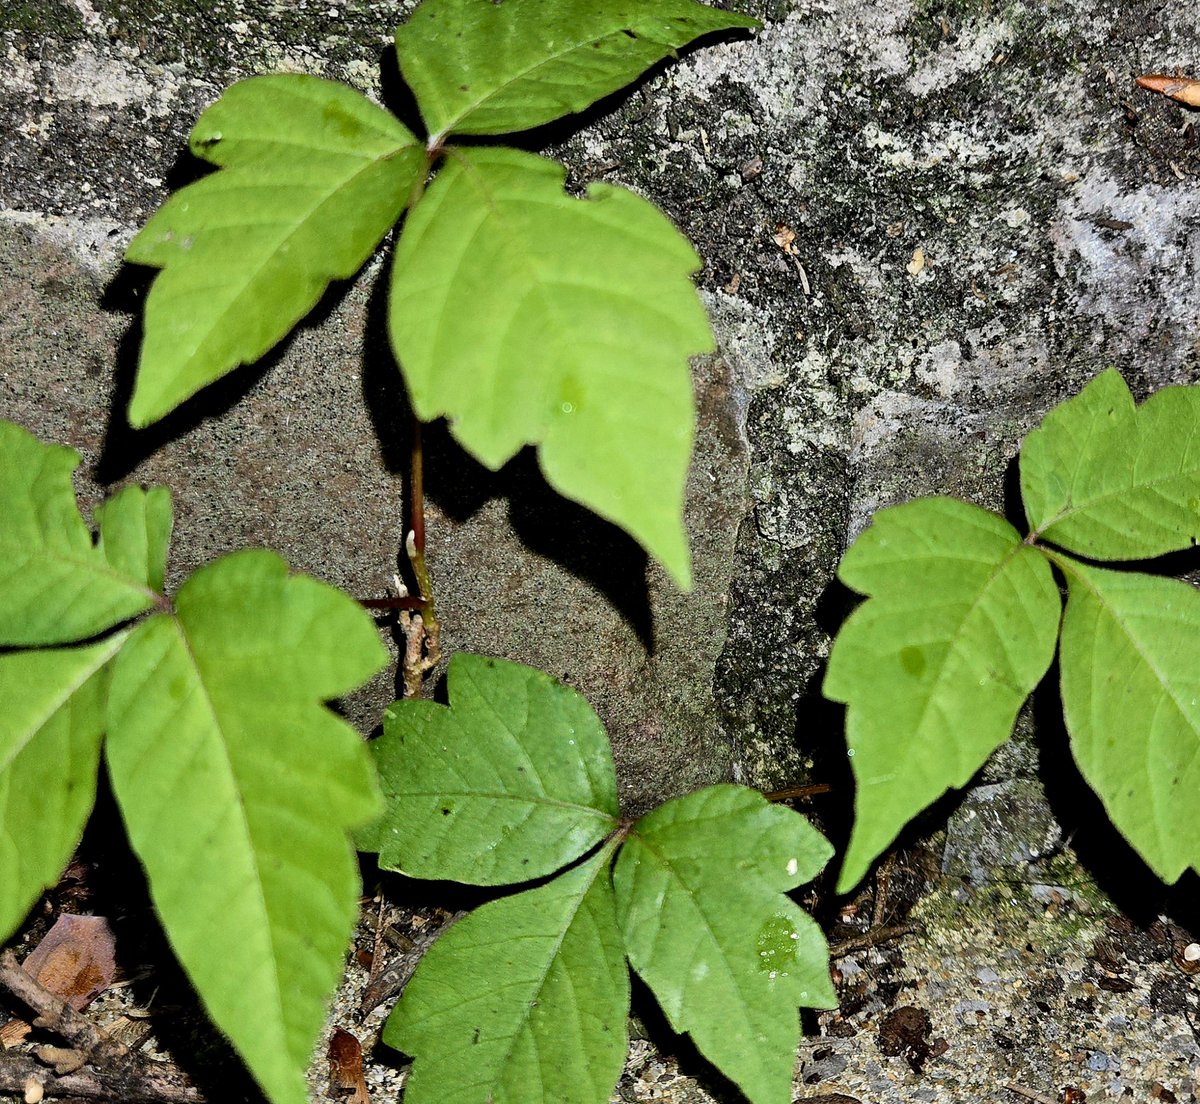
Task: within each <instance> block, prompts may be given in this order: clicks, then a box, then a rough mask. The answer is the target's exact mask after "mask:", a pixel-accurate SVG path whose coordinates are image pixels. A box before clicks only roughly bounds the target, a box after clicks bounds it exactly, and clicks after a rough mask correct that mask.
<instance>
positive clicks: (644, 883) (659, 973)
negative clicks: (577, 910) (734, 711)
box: [613, 785, 837, 1104]
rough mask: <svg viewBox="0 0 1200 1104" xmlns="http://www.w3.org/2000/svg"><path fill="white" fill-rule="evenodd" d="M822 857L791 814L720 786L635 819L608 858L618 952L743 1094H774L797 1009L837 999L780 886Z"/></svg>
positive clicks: (780, 1090) (778, 1096)
mask: <svg viewBox="0 0 1200 1104" xmlns="http://www.w3.org/2000/svg"><path fill="white" fill-rule="evenodd" d="M832 854H833V848H831V847H830V846H829V844H828V843H827V842H826V840H825V839H824V837H823V836H821V834H820V833H819V832H817V831H816V829H814V828H813V827H811V826H810V825H809V823H808V822H807V821H806V820H805V819H804V818H803V817H802V816H800V815H799V814H797V813H794V812H792V811H791V810H790V809H785V808H783V807H781V806H778V805H771V804H770V803H768V802H767V800H766V799H765V798H764V797H763V796H762V794H760V793H758V792H757V791H755V790H748V789H745V788H743V787H741V786H730V785H723V786H711V787H709V788H708V789H705V790H700V791H699V792H697V793H693V794H689V795H688V796H686V797H681V798H677V799H675V800H674V801H669V802H667V803H666V804H665V805H662V806H660V807H659V808H658V809H655V810H654V811H653V812H652V813H650V814H648V815H647V816H645V817H643V818H642V819H641V820H639V821H638V822H637V824H635V825H634V828H633V831H632V833H631V834H630V836H629V838H628V839H627V840H626V842H625V846H624V847H623V848H622V850H621V853H620V854H619V855H618V857H617V863H616V869H615V870H614V872H613V886H614V889H615V891H616V897H617V916H618V919H619V922H620V925H621V930H622V931H623V932H624V936H625V947H626V953H627V954H628V955H629V961H630V963H631V964H632V965H633V968H634V969H635V970H636V971H637V972H638V974H639V975H640V976H641V977H642V978H643V980H645V982H646V983H647V984H648V985H649V986H650V988H651V989H652V990H653V992H654V995H655V997H656V998H657V999H658V1002H659V1004H660V1005H661V1006H662V1009H663V1011H664V1012H665V1013H666V1016H667V1019H668V1020H669V1021H670V1023H671V1026H672V1027H673V1028H674V1029H675V1030H676V1031H680V1032H684V1031H686V1032H687V1033H688V1034H690V1035H691V1037H692V1039H693V1041H694V1042H695V1044H696V1046H697V1047H698V1048H699V1050H700V1052H701V1054H703V1055H704V1056H705V1057H706V1058H707V1059H708V1060H709V1061H710V1062H712V1063H713V1065H715V1066H716V1067H717V1068H718V1069H719V1070H721V1072H722V1073H724V1074H725V1075H726V1076H727V1077H729V1078H731V1079H732V1080H734V1081H736V1082H737V1084H738V1086H739V1087H740V1088H741V1090H742V1091H743V1092H744V1093H745V1094H746V1096H747V1097H748V1098H749V1099H750V1100H751V1101H752V1102H753V1104H788V1102H789V1101H790V1100H791V1092H792V1072H793V1070H794V1068H795V1061H796V1047H797V1044H798V1043H799V1041H800V1017H799V1012H798V1009H799V1008H800V1007H806V1008H833V1007H835V1006H836V1004H837V997H836V996H835V994H834V991H833V985H832V982H831V981H830V977H829V949H828V947H827V946H826V943H825V937H824V936H823V935H822V933H821V929H820V928H819V927H818V926H817V924H816V922H815V921H814V920H813V919H812V918H811V917H810V916H808V915H807V914H806V913H805V912H804V911H803V910H801V909H800V908H799V906H797V905H796V904H795V903H794V902H793V901H792V900H791V899H790V898H788V897H787V896H786V893H787V892H788V890H791V889H794V888H795V887H796V886H798V885H801V884H803V883H804V882H807V881H811V880H812V879H813V878H814V877H816V875H817V874H818V873H819V872H820V870H821V868H822V867H823V866H824V865H825V863H826V862H828V860H829V857H830V856H831V855H832Z"/></svg>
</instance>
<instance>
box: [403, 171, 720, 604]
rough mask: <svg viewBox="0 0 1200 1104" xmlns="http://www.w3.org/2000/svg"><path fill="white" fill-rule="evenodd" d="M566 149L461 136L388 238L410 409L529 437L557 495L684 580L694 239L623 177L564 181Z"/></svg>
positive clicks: (470, 436) (704, 325)
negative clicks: (480, 142) (465, 140)
mask: <svg viewBox="0 0 1200 1104" xmlns="http://www.w3.org/2000/svg"><path fill="white" fill-rule="evenodd" d="M563 176H564V170H563V167H562V166H561V165H558V164H556V163H555V162H552V161H547V160H544V159H543V158H540V157H535V156H533V155H532V154H528V153H522V152H519V151H517V150H510V149H487V148H475V147H472V148H470V149H456V150H453V151H452V152H451V156H450V158H449V161H448V163H447V165H446V167H445V168H444V169H443V170H442V172H441V173H440V174H439V175H438V177H437V179H435V180H434V182H433V184H432V186H431V187H430V189H429V191H428V192H427V193H426V194H425V197H424V198H423V199H422V201H421V202H420V203H419V204H418V205H417V206H416V207H415V208H414V210H413V211H412V213H411V215H410V216H409V218H408V220H407V222H406V224H405V227H404V232H403V234H402V235H401V238H400V243H399V245H398V247H397V250H396V261H395V267H394V269H393V274H392V289H391V304H390V308H389V326H390V329H391V337H392V345H393V347H394V349H395V351H396V356H397V359H398V360H399V362H400V365H401V368H402V369H403V371H404V378H405V380H406V381H407V383H408V389H409V393H410V396H411V398H412V402H413V406H414V409H415V410H416V412H417V414H418V415H419V416H420V417H421V418H423V419H425V420H429V419H432V418H436V417H438V416H439V415H443V414H444V415H447V416H448V417H449V418H450V419H451V428H452V430H453V432H454V435H455V437H457V438H458V440H459V442H460V443H461V444H462V445H463V447H465V448H466V449H467V450H468V451H469V452H470V453H471V454H472V455H473V456H475V457H476V459H478V460H479V461H481V462H482V463H483V464H485V465H487V466H488V467H489V468H492V469H495V468H498V467H500V466H501V465H502V464H503V463H504V462H505V461H506V460H508V459H509V458H510V457H511V456H513V454H514V453H516V452H517V450H518V449H520V448H521V447H522V446H523V445H525V444H537V445H538V446H539V453H538V455H539V459H540V461H541V465H542V471H543V472H544V473H545V475H546V478H547V480H548V481H549V482H550V484H551V485H552V486H553V487H554V488H555V489H556V490H557V491H559V492H560V493H562V494H564V495H566V496H567V497H568V498H573V499H575V500H576V501H578V502H582V503H583V504H584V505H585V506H587V507H588V508H590V509H592V510H594V511H595V512H596V513H598V514H600V516H601V517H605V518H607V519H609V520H610V521H613V522H615V523H616V524H618V525H620V526H621V527H622V528H624V529H626V530H628V531H629V532H630V533H631V534H632V535H633V536H634V537H635V538H636V539H637V540H638V541H639V542H640V543H641V544H642V545H643V546H644V547H645V548H646V549H647V551H649V552H650V553H651V555H653V556H654V557H655V558H657V559H658V560H659V561H660V562H661V563H662V564H663V565H664V566H665V567H666V568H667V569H668V570H669V571H670V572H671V574H672V575H673V576H674V577H675V579H676V580H677V581H678V582H679V583H680V584H681V585H682V586H685V587H686V586H688V585H689V582H690V569H689V561H688V551H687V541H686V538H685V535H684V531H683V521H682V510H683V488H684V480H685V478H686V475H687V466H688V458H689V455H690V453H691V445H692V384H691V375H690V373H689V371H688V364H687V357H688V356H689V355H690V354H694V353H703V352H707V351H709V350H711V349H712V334H711V332H710V331H709V328H708V322H707V320H706V319H705V316H704V310H703V307H702V306H701V304H700V301H699V299H698V297H697V295H696V290H695V288H694V287H693V286H692V283H691V281H690V280H689V279H688V273H690V272H693V271H694V270H695V269H697V268H698V267H699V265H700V262H699V260H698V259H697V257H696V254H695V252H694V251H693V250H692V248H691V246H690V245H688V244H687V242H686V241H684V239H683V238H682V237H680V235H679V233H678V232H677V231H676V230H675V229H674V227H672V226H671V224H670V223H669V222H668V221H667V220H666V218H664V217H663V215H662V214H660V213H659V212H658V211H657V210H656V209H655V208H654V207H653V206H651V205H650V204H649V203H647V202H646V201H645V200H643V199H640V198H639V197H637V196H636V195H634V194H633V193H632V192H628V191H625V190H624V189H621V188H614V187H611V186H609V185H607V184H592V185H590V186H589V188H588V191H587V198H586V199H575V198H572V197H570V196H568V195H566V193H564V192H563V190H562V183H563Z"/></svg>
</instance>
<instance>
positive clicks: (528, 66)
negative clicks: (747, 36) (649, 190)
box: [396, 0, 759, 140]
mask: <svg viewBox="0 0 1200 1104" xmlns="http://www.w3.org/2000/svg"><path fill="white" fill-rule="evenodd" d="M757 26H759V23H758V21H757V20H755V19H750V18H747V17H746V16H744V15H737V14H735V13H733V12H725V11H718V10H716V9H715V8H708V7H705V6H704V5H702V4H693V3H690V2H689V0H655V3H653V4H645V3H635V2H633V0H560V2H557V3H554V4H547V3H544V2H543V0H505V2H504V3H503V4H496V3H493V0H425V2H424V3H423V4H421V5H419V6H418V7H417V9H416V11H414V12H413V14H412V16H411V18H410V19H409V21H408V23H407V24H405V25H404V26H402V27H400V28H399V30H397V31H396V56H397V59H398V60H399V62H400V69H401V72H403V74H404V79H405V81H406V82H407V83H408V85H409V87H410V88H411V89H412V90H413V93H414V94H415V95H416V98H417V104H418V106H419V107H420V109H421V117H422V118H423V119H424V120H425V125H426V126H427V127H428V128H429V133H430V134H431V135H434V136H435V138H436V139H437V140H440V139H441V138H442V137H444V136H445V135H446V134H450V133H455V134H507V133H511V132H512V131H517V130H526V129H528V128H529V127H535V126H540V125H541V124H542V123H548V122H550V121H551V120H552V119H557V118H559V117H560V116H562V115H567V114H569V113H571V112H575V111H582V110H583V109H584V108H585V107H587V106H588V105H590V104H593V103H595V102H596V100H598V99H600V98H601V97H602V96H607V95H608V94H609V93H610V92H616V91H617V90H618V89H619V88H624V87H625V85H627V84H629V83H630V81H632V80H634V79H635V78H636V77H638V76H640V75H641V74H642V73H643V72H645V70H647V69H649V68H650V66H651V65H653V64H654V63H655V62H658V61H661V60H662V59H663V58H666V57H674V55H675V51H676V49H677V48H678V47H680V46H684V45H686V44H687V43H689V42H691V41H692V39H694V38H697V37H698V36H699V35H703V34H708V33H709V32H710V31H720V30H726V29H729V28H732V27H747V28H749V27H757Z"/></svg>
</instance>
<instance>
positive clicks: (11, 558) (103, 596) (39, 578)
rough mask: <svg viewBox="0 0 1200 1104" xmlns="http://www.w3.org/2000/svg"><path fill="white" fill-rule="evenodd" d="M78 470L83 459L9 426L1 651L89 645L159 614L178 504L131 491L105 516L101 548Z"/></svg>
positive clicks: (0, 466)
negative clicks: (86, 515)
mask: <svg viewBox="0 0 1200 1104" xmlns="http://www.w3.org/2000/svg"><path fill="white" fill-rule="evenodd" d="M78 466H79V454H78V453H77V452H75V451H74V450H73V449H69V448H64V447H63V446H61V445H45V444H42V442H41V441H39V440H38V439H37V438H36V437H34V436H33V435H32V434H31V433H28V432H27V431H26V430H24V429H22V428H21V427H20V426H18V425H15V424H14V423H12V422H6V421H0V518H2V519H3V524H0V645H35V644H63V643H68V642H71V641H75V640H82V639H84V638H86V637H90V636H95V635H96V634H97V633H101V632H104V631H105V630H106V629H110V628H112V627H113V626H114V625H117V624H119V623H120V622H122V621H124V620H127V619H128V618H130V617H133V616H134V615H135V614H138V613H141V612H142V611H143V610H145V609H148V608H150V606H152V605H153V604H154V601H155V599H156V597H157V595H156V594H155V587H156V585H158V584H161V570H160V568H161V565H162V564H164V563H165V561H166V542H167V539H168V537H169V534H170V512H171V506H170V497H169V495H168V494H167V492H166V491H165V490H162V489H159V490H156V491H151V492H149V494H147V493H146V492H144V491H142V490H140V489H139V488H128V489H126V490H125V491H122V492H121V493H120V494H118V495H117V496H115V497H114V499H113V500H112V501H111V502H110V503H108V504H106V505H105V506H102V507H100V509H99V510H97V511H96V519H97V521H98V522H99V523H100V527H101V538H102V539H101V543H100V544H99V545H97V544H96V543H95V542H94V540H93V538H92V533H91V530H90V529H89V528H88V526H87V525H86V524H85V523H84V520H83V518H82V517H81V516H80V513H79V507H78V505H77V504H76V501H75V490H74V487H73V486H72V483H71V475H72V473H73V472H74V470H75V469H76V468H77V467H78ZM137 547H140V549H141V551H140V553H137V552H135V551H134V549H135V548H137Z"/></svg>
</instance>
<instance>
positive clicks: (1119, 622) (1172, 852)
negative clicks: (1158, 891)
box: [1057, 557, 1200, 882]
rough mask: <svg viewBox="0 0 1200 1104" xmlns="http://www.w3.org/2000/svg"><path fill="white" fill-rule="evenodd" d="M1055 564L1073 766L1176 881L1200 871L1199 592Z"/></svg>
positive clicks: (1155, 865)
mask: <svg viewBox="0 0 1200 1104" xmlns="http://www.w3.org/2000/svg"><path fill="white" fill-rule="evenodd" d="M1057 562H1059V563H1060V564H1061V565H1062V567H1063V570H1064V572H1065V573H1066V576H1067V583H1068V598H1067V610H1066V614H1065V616H1064V617H1063V630H1062V645H1061V651H1060V654H1059V665H1060V667H1061V671H1062V699H1063V712H1064V714H1065V717H1066V722H1067V731H1068V732H1069V733H1070V737H1071V750H1072V751H1073V753H1074V755H1075V761H1076V762H1077V763H1078V764H1079V769H1080V771H1081V772H1082V774H1083V777H1084V778H1085V779H1087V782H1088V784H1089V785H1090V786H1091V787H1092V789H1094V790H1095V791H1096V793H1097V794H1099V796H1100V800H1101V801H1102V802H1103V803H1104V808H1105V810H1106V811H1107V812H1108V815H1109V818H1110V819H1111V820H1112V822H1113V824H1114V825H1115V826H1116V828H1117V830H1118V831H1119V832H1120V833H1121V835H1123V836H1124V837H1125V838H1126V839H1127V840H1128V841H1129V842H1130V844H1132V845H1133V847H1134V848H1135V849H1136V850H1137V851H1138V853H1139V854H1140V855H1141V856H1142V858H1144V859H1145V860H1146V862H1147V863H1148V864H1149V865H1150V867H1151V868H1152V869H1153V870H1154V872H1155V873H1156V874H1157V875H1158V876H1159V877H1160V878H1162V879H1163V880H1164V881H1166V882H1174V881H1176V880H1177V879H1178V878H1179V876H1180V874H1182V873H1183V871H1184V870H1185V869H1187V868H1188V867H1189V866H1190V867H1192V868H1193V869H1196V870H1200V818H1198V817H1197V816H1196V795H1197V794H1198V793H1200V662H1198V660H1197V651H1196V642H1197V641H1198V640H1200V592H1197V590H1196V589H1195V588H1194V587H1191V586H1189V585H1188V584H1187V583H1184V582H1180V581H1179V580H1178V579H1161V578H1156V577H1155V576H1152V575H1140V574H1135V573H1132V572H1131V573H1124V572H1116V571H1106V570H1104V569H1102V568H1098V567H1085V566H1084V565H1083V564H1080V563H1076V562H1074V561H1069V560H1067V559H1066V557H1059V558H1058V559H1057Z"/></svg>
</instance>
